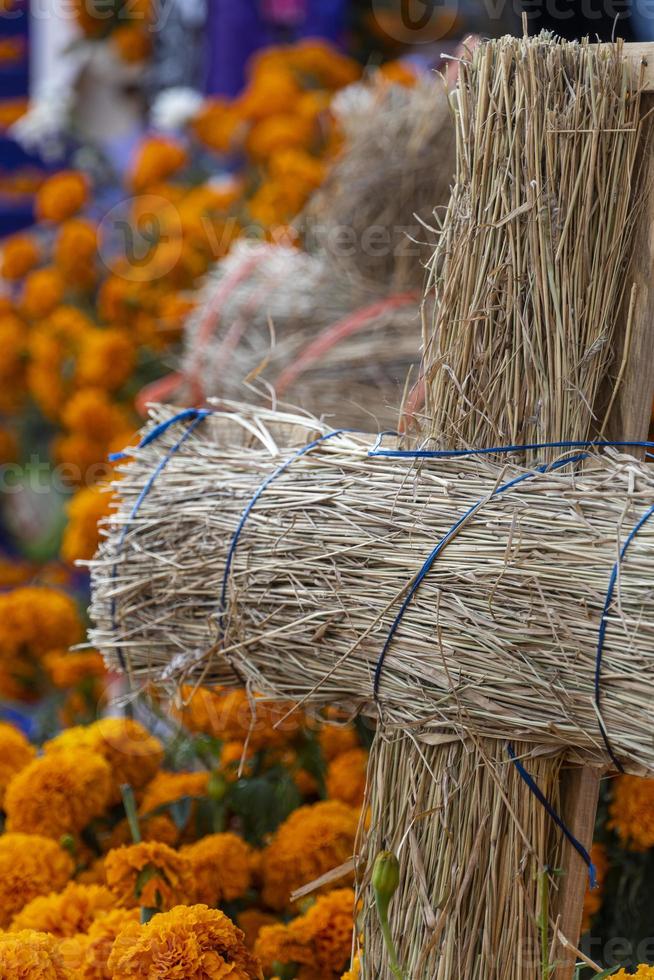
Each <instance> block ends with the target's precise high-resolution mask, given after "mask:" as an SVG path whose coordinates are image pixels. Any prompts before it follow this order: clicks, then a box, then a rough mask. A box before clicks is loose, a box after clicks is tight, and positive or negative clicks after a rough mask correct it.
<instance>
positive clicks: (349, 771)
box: [327, 748, 368, 807]
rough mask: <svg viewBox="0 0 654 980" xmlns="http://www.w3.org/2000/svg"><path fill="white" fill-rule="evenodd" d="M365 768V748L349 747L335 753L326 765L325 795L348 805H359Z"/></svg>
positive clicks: (366, 765)
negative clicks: (346, 750)
mask: <svg viewBox="0 0 654 980" xmlns="http://www.w3.org/2000/svg"><path fill="white" fill-rule="evenodd" d="M367 769H368V753H367V752H366V750H365V749H361V748H357V749H350V750H349V751H348V752H343V754H342V755H337V756H336V758H335V759H333V760H332V761H331V762H330V763H329V766H328V767H327V795H328V796H329V797H330V798H331V799H332V800H341V801H342V802H343V803H348V804H349V805H350V806H356V807H359V806H361V804H362V803H363V797H364V793H365V790H366V772H367Z"/></svg>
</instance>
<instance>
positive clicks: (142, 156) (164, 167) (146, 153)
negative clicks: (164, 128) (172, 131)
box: [130, 136, 187, 192]
mask: <svg viewBox="0 0 654 980" xmlns="http://www.w3.org/2000/svg"><path fill="white" fill-rule="evenodd" d="M186 161H187V155H186V150H185V149H184V147H183V146H180V144H179V143H176V142H175V141H174V140H171V139H166V138H165V137H163V136H153V137H150V138H149V139H146V140H144V142H143V143H142V144H141V146H140V147H139V150H138V153H137V156H136V160H135V162H134V166H133V167H132V173H131V178H130V183H131V186H132V189H133V190H135V191H137V192H138V191H145V190H147V189H148V188H149V187H152V185H153V184H157V183H159V181H162V180H166V179H167V178H168V177H170V176H172V174H174V173H177V171H178V170H181V168H182V167H183V166H184V165H185V164H186Z"/></svg>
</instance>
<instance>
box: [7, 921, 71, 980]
mask: <svg viewBox="0 0 654 980" xmlns="http://www.w3.org/2000/svg"><path fill="white" fill-rule="evenodd" d="M73 977H74V974H73V973H72V972H71V971H70V970H69V968H68V967H67V966H66V962H65V957H64V953H63V952H62V950H61V948H60V945H59V942H58V941H57V939H56V938H55V937H54V936H48V935H45V933H42V932H35V931H34V930H33V929H25V930H23V931H22V932H14V933H9V932H8V933H4V934H2V933H0V980H73Z"/></svg>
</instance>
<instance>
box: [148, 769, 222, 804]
mask: <svg viewBox="0 0 654 980" xmlns="http://www.w3.org/2000/svg"><path fill="white" fill-rule="evenodd" d="M208 785H209V773H208V772H158V773H157V775H156V776H155V777H154V779H153V780H152V781H151V782H149V783H148V785H147V786H146V787H145V789H144V791H143V796H142V797H141V805H140V807H139V813H141V814H148V813H152V811H153V810H158V809H160V808H161V807H165V806H167V805H168V804H170V803H175V802H176V801H177V800H182V799H184V798H185V797H188V796H191V797H193V796H197V797H203V796H206V795H207V789H208Z"/></svg>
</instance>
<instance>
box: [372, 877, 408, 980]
mask: <svg viewBox="0 0 654 980" xmlns="http://www.w3.org/2000/svg"><path fill="white" fill-rule="evenodd" d="M375 905H376V906H377V915H378V917H379V924H380V926H381V931H382V936H383V937H384V944H385V946H386V952H387V953H388V961H389V966H390V968H391V973H392V974H393V976H394V977H397V980H406V978H405V975H404V970H403V969H402V967H401V966H400V961H399V960H398V958H397V950H396V949H395V943H394V942H393V937H392V935H391V927H390V924H389V921H388V902H387V901H384V900H383V899H382V900H380V898H379V897H378V896H377V895H375Z"/></svg>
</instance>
